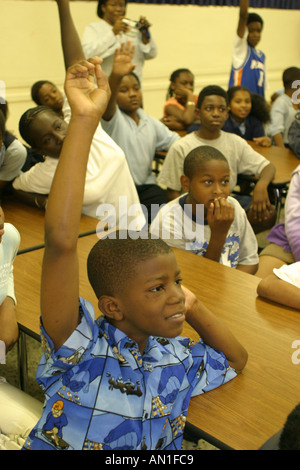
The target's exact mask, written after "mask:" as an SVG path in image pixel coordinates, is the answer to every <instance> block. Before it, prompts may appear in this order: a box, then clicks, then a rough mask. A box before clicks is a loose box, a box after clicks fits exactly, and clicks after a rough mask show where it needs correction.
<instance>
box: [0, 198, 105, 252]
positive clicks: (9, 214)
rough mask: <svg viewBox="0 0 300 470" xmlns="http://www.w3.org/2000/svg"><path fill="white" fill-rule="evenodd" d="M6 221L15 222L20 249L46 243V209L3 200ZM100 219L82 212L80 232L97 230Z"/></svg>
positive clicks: (13, 200)
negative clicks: (18, 233) (18, 234)
mask: <svg viewBox="0 0 300 470" xmlns="http://www.w3.org/2000/svg"><path fill="white" fill-rule="evenodd" d="M2 208H3V211H4V215H5V221H6V222H9V223H11V224H13V225H14V226H15V227H16V228H17V229H18V231H19V232H20V235H21V243H20V248H19V250H26V249H28V248H30V247H34V246H36V245H41V244H43V243H44V218H45V211H44V210H43V209H39V208H38V207H31V206H28V205H27V204H23V203H21V202H19V201H18V200H15V199H7V200H4V201H3V202H2ZM98 222H99V221H98V220H97V219H94V218H93V217H89V216H87V215H84V214H82V216H81V221H80V228H79V233H80V234H81V235H82V234H84V233H86V232H87V233H90V232H94V231H96V227H97V224H98Z"/></svg>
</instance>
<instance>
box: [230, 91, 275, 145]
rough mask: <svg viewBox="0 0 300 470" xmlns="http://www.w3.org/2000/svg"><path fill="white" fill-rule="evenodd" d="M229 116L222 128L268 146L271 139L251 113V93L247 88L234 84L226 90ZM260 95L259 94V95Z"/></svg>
mask: <svg viewBox="0 0 300 470" xmlns="http://www.w3.org/2000/svg"><path fill="white" fill-rule="evenodd" d="M227 95H228V111H229V116H228V118H227V120H226V122H225V124H224V126H223V128H222V130H223V131H226V132H232V133H233V134H236V135H239V136H240V137H243V139H246V140H253V141H254V142H255V143H256V144H258V145H261V146H262V147H270V146H271V143H272V142H271V139H270V138H269V137H268V136H266V135H265V130H264V127H263V123H262V122H261V121H260V120H259V119H258V118H257V117H256V116H255V115H253V114H252V113H251V111H252V94H251V92H250V90H248V88H246V87H243V86H234V87H231V88H229V90H228V91H227ZM259 96H260V95H259Z"/></svg>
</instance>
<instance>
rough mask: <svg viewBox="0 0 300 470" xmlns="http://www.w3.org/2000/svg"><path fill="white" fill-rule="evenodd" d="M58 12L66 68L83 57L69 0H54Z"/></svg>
mask: <svg viewBox="0 0 300 470" xmlns="http://www.w3.org/2000/svg"><path fill="white" fill-rule="evenodd" d="M56 2H57V6H58V13H59V21H60V31H61V43H62V49H63V55H64V62H65V67H66V69H67V68H68V67H70V66H71V65H73V64H75V63H76V62H80V61H81V60H83V59H84V53H83V49H82V46H81V42H80V39H79V36H78V33H77V31H76V28H75V25H74V22H73V19H72V16H71V12H70V5H69V0H56Z"/></svg>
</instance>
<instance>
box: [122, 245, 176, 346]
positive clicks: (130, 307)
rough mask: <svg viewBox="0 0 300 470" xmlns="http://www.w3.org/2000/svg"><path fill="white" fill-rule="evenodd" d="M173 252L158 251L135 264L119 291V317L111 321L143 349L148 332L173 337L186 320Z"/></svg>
mask: <svg viewBox="0 0 300 470" xmlns="http://www.w3.org/2000/svg"><path fill="white" fill-rule="evenodd" d="M180 281H181V277H180V271H179V269H178V266H177V262H176V258H175V255H174V254H173V253H170V254H162V255H158V256H156V257H155V258H150V259H148V260H146V261H143V262H141V263H139V264H138V266H137V268H136V275H135V276H134V277H133V278H132V279H129V280H128V282H127V284H126V289H125V291H124V293H123V294H118V295H117V296H116V299H117V300H118V304H119V308H120V311H121V312H122V316H123V318H122V320H120V321H118V322H116V323H114V324H115V326H117V327H118V328H120V329H121V330H122V331H124V332H125V333H126V334H127V335H128V336H129V337H130V338H131V339H133V340H135V341H136V342H137V343H138V344H139V347H140V351H141V353H142V352H143V350H144V348H145V345H146V343H147V340H148V337H149V336H150V335H154V336H162V337H166V338H174V337H175V336H178V335H180V333H181V331H182V327H183V322H184V320H185V296H184V293H183V291H182V289H181V285H180Z"/></svg>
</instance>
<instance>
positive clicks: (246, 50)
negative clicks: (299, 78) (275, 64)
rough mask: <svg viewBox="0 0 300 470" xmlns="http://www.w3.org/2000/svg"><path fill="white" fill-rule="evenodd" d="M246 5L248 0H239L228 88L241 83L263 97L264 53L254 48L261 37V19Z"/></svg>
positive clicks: (264, 80)
mask: <svg viewBox="0 0 300 470" xmlns="http://www.w3.org/2000/svg"><path fill="white" fill-rule="evenodd" d="M248 7H249V0H241V3H240V12H239V22H238V27H237V34H236V37H235V39H234V44H233V55H232V67H231V72H230V79H229V85H228V88H231V87H232V86H236V85H243V86H246V87H247V88H248V89H249V90H250V91H252V92H253V93H258V94H260V95H262V96H263V97H264V96H265V82H266V79H265V54H264V53H263V52H262V51H260V50H259V49H256V46H257V45H258V43H259V41H260V38H261V32H262V28H263V20H262V18H261V17H260V16H259V15H257V14H256V13H248Z"/></svg>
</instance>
